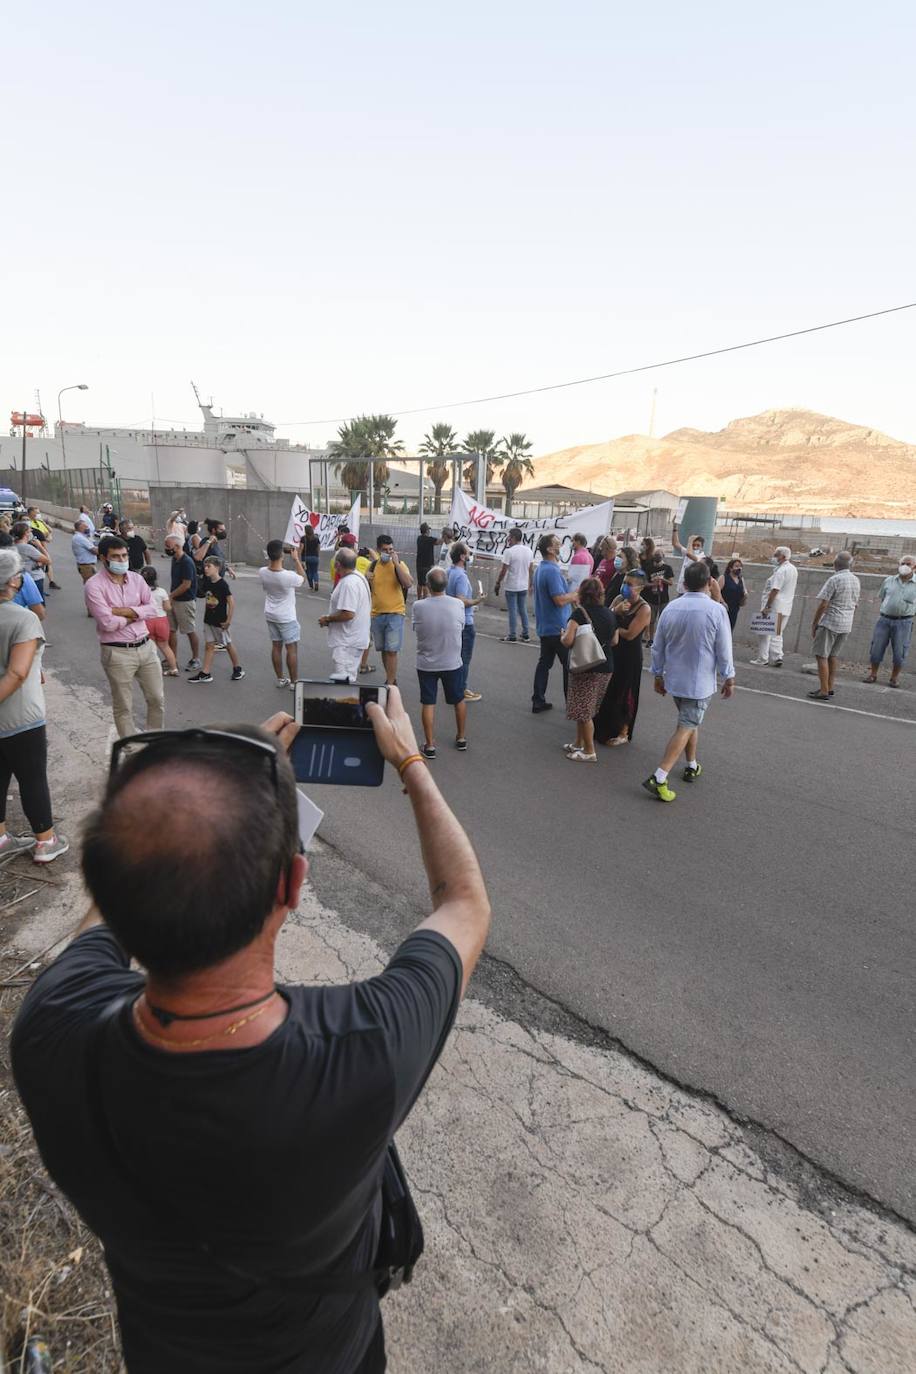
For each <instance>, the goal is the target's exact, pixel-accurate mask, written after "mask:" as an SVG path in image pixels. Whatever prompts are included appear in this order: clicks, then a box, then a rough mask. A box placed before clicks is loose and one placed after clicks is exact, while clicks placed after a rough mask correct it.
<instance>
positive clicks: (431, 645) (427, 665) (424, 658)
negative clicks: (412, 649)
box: [412, 568, 468, 759]
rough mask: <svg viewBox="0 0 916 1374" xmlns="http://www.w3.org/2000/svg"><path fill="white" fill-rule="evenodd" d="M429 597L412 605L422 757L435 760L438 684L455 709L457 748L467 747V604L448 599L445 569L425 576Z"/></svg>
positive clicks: (430, 572)
mask: <svg viewBox="0 0 916 1374" xmlns="http://www.w3.org/2000/svg"><path fill="white" fill-rule="evenodd" d="M426 586H427V587H428V589H429V596H427V597H424V599H423V600H422V601H415V602H414V604H413V617H412V624H413V628H414V630H415V631H416V636H417V678H418V679H419V683H420V715H421V719H422V721H423V735H424V744H423V750H422V752H423V757H424V758H427V759H434V758H435V757H436V740H435V735H434V733H433V726H434V724H435V716H436V697H437V696H438V695H439V683H440V682H441V683H442V689H443V691H444V693H445V701H446V705H448V706H454V708H455V726H456V729H457V732H458V733H457V737H456V739H455V748H456V749H460V750H462V751H464V750H465V749H467V747H468V742H467V737H466V735H465V722H466V721H467V712H468V708H467V702H466V701H465V699H464V666H463V664H462V662H461V639H462V635H463V634H464V605H463V603H462V602H461V601H459V600H458V598H457V597H455V596H446V594H445V589H446V587H447V586H448V577H447V576H446V572H445V569H444V568H431V569H430V571H429V572H428V573H427V575H426Z"/></svg>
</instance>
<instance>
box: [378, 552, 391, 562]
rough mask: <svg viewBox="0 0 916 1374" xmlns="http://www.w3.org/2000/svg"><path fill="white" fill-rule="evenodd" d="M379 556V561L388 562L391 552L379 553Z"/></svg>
mask: <svg viewBox="0 0 916 1374" xmlns="http://www.w3.org/2000/svg"><path fill="white" fill-rule="evenodd" d="M379 558H380V559H381V561H382V562H383V563H390V562H391V554H390V553H380V554H379Z"/></svg>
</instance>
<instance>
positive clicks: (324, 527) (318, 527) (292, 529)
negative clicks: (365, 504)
mask: <svg viewBox="0 0 916 1374" xmlns="http://www.w3.org/2000/svg"><path fill="white" fill-rule="evenodd" d="M359 503H360V498H359V497H358V496H357V498H356V500H355V501H354V502H353V505H352V506H351V507H350V513H349V515H325V514H322V512H321V511H317V510H309V508H308V506H307V505H305V503H304V501H303V500H302V497H301V496H297V497H296V499H295V501H294V502H293V505H292V510H291V511H290V513H289V524H288V525H287V526H286V534H285V535H284V536H283V539H284V543H287V544H295V545H297V546H298V544H299V541H300V540H301V538H302V536H303V534H304V533H305V531H306V529H307V528H308V526H309V525H311V527H312V529H313V530H315V532H316V533H317V535H318V538H319V539H320V540H321V547H322V548H323V549H333V548H334V546H335V545H336V543H337V531H338V530H339V529H340V527H341V525H346V526H347V527H348V529H349V531H350V533H351V534H355V535H356V538H357V540H358V539H359V509H360V504H359Z"/></svg>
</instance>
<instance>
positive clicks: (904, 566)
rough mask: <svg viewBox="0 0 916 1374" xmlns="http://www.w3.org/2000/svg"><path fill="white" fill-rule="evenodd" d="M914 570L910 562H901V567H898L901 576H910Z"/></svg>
mask: <svg viewBox="0 0 916 1374" xmlns="http://www.w3.org/2000/svg"><path fill="white" fill-rule="evenodd" d="M912 571H913V569H912V568H911V567H910V565H909V563H901V564H900V567H899V568H898V569H897V572H898V574H899V576H900V577H909V576H910V574H911V573H912Z"/></svg>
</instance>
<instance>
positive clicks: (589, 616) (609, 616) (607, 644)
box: [570, 606, 617, 673]
mask: <svg viewBox="0 0 916 1374" xmlns="http://www.w3.org/2000/svg"><path fill="white" fill-rule="evenodd" d="M570 620H575V621H576V623H577V624H579V625H585V624H586V623H587V622H588V621H589V620H590V621H591V623H592V629H593V630H594V631H595V637H596V639H597V640H598V643H599V644H600V645H601V647H602V649H603V650H604V652H605V654H606V655H607V659H606V661H605V663H604V666H603V667H602V666H601V664H599V665H598V667H597V668H592V670H591V671H592V672H593V673H612V672H613V671H614V650H613V649H612V648H611V640H612V639H613V638H614V631H615V630H616V629H617V617H616V615H615V614H614V612H613V611H609V610H608V609H607V608H606V607H605V606H589V607H588V609H587V610H586V608H585V607H584V606H576V607H574V609H573V611H572V613H571V615H570Z"/></svg>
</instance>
